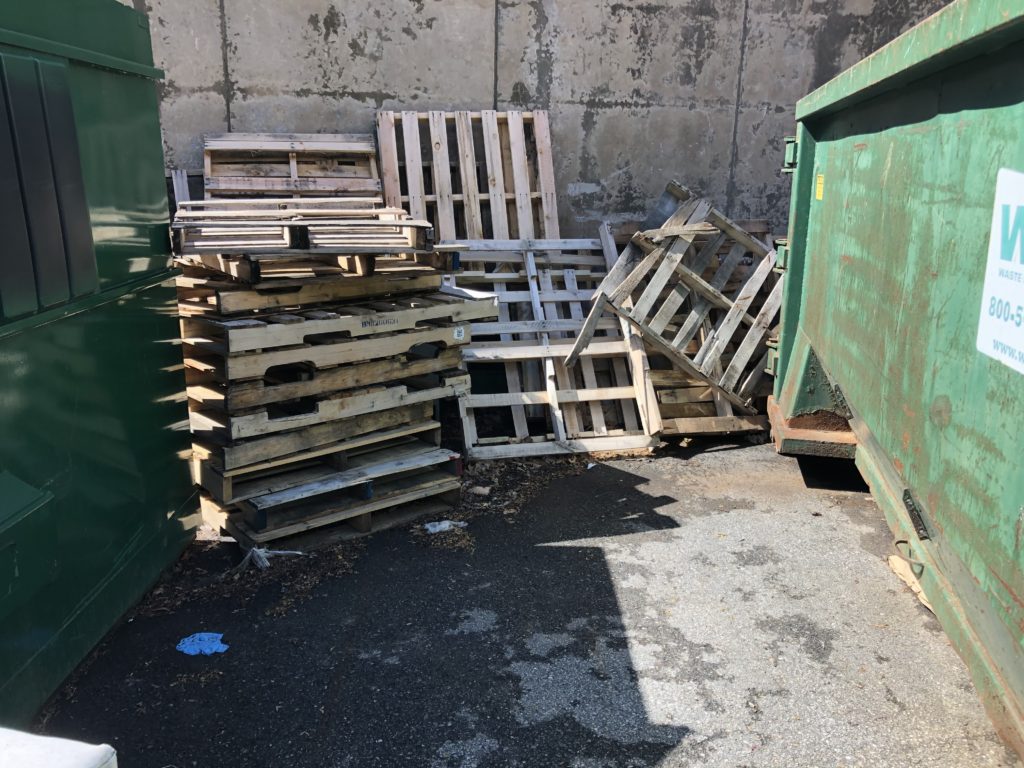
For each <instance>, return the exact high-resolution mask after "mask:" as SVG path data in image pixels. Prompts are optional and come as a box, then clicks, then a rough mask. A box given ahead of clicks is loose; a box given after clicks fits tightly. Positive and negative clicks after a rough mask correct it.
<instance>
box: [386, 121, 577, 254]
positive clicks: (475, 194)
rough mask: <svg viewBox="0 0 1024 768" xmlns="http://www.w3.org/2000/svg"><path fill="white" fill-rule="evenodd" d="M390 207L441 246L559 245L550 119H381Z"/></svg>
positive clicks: (387, 198) (387, 193)
mask: <svg viewBox="0 0 1024 768" xmlns="http://www.w3.org/2000/svg"><path fill="white" fill-rule="evenodd" d="M377 141H378V144H379V146H380V162H381V175H382V177H383V186H384V199H385V201H386V203H387V205H389V206H391V207H394V208H404V209H405V210H407V211H409V213H410V214H411V215H412V217H413V218H414V219H427V220H428V221H431V222H433V224H434V228H435V231H436V233H437V238H438V241H439V242H452V241H455V240H479V239H498V240H503V239H508V238H532V237H536V236H538V235H540V236H541V237H546V238H558V236H559V231H558V209H557V204H556V195H555V175H554V169H553V165H552V159H551V136H550V131H549V128H548V115H547V112H543V111H534V112H515V111H510V112H495V111H493V110H483V111H480V112H388V111H381V112H378V113H377Z"/></svg>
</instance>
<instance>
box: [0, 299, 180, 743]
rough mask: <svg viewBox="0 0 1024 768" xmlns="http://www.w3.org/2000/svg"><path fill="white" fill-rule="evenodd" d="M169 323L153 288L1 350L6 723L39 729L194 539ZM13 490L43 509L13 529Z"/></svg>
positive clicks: (169, 310) (1, 345)
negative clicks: (50, 702) (97, 647)
mask: <svg viewBox="0 0 1024 768" xmlns="http://www.w3.org/2000/svg"><path fill="white" fill-rule="evenodd" d="M173 313H174V292H173V290H172V289H171V288H170V287H166V286H157V287H153V288H150V289H148V290H143V291H140V292H138V293H136V294H124V295H122V296H120V297H119V298H118V299H117V300H116V301H112V302H109V303H107V304H104V305H103V306H101V307H98V308H96V309H93V310H91V311H88V312H80V313H78V314H75V315H73V316H71V317H67V318H63V319H62V320H59V321H57V322H53V323H46V324H44V325H41V326H37V327H35V328H32V329H30V330H27V331H25V332H23V333H19V334H17V335H14V336H10V337H8V338H6V339H3V340H0V435H3V439H2V440H0V467H2V468H3V469H2V471H0V721H5V722H14V723H24V722H25V721H26V720H27V719H28V718H30V717H31V716H32V714H33V713H34V711H35V710H36V708H38V707H39V706H40V705H41V704H42V703H43V702H44V701H45V700H46V698H47V697H48V696H49V694H50V693H51V692H52V691H53V690H54V689H55V688H56V687H57V686H58V685H59V684H60V682H61V680H62V679H63V678H64V676H65V675H67V674H68V673H69V672H70V671H71V670H72V669H73V668H74V667H75V665H76V664H77V663H78V662H79V661H80V660H81V659H82V658H83V657H84V656H85V655H86V654H87V653H88V652H89V650H90V649H91V648H92V646H93V645H94V644H95V643H96V642H98V641H99V640H100V639H101V638H102V637H103V635H104V634H106V632H107V631H108V630H109V628H110V627H111V626H113V624H114V623H115V622H116V621H117V620H118V618H119V617H120V616H121V615H122V614H123V613H124V611H125V610H127V609H128V608H129V607H131V605H132V604H133V603H134V602H135V601H137V600H138V599H139V598H140V597H141V596H142V594H143V593H144V592H145V591H146V589H148V588H149V586H150V585H151V584H152V583H153V581H154V580H155V579H156V577H157V576H158V575H159V573H160V572H161V571H162V570H163V568H165V567H166V566H167V565H168V564H169V563H170V562H172V561H173V560H174V559H175V558H176V557H177V555H178V554H179V553H180V551H181V549H182V548H183V546H184V545H185V543H186V542H187V540H188V538H189V536H190V525H192V524H194V521H193V520H191V519H190V518H189V517H188V515H190V514H192V513H193V512H194V508H195V499H194V498H193V496H192V490H191V483H190V480H189V477H188V468H187V464H186V462H185V461H183V460H182V459H181V458H180V457H179V453H180V452H181V451H183V450H185V449H186V448H187V447H188V426H187V412H186V408H185V405H184V402H183V400H182V381H181V371H180V364H181V353H180V350H179V348H178V346H177V345H176V344H175V343H174V342H175V340H176V338H177V322H176V320H175V319H174V316H173ZM12 487H18V488H21V489H22V490H23V491H24V489H26V488H27V489H31V490H33V491H34V492H35V493H37V494H38V495H39V497H40V498H41V499H43V500H44V501H45V503H40V504H39V506H38V508H36V509H34V510H33V511H32V512H30V513H29V514H27V515H25V516H24V519H20V520H17V518H18V517H19V515H20V514H21V513H20V512H19V510H20V509H22V508H23V507H24V506H25V503H24V501H22V499H21V497H20V496H19V497H15V496H14V495H13V494H11V493H10V490H9V489H10V488H12ZM15 522H17V524H15ZM8 523H10V524H8ZM17 563H22V564H24V563H29V564H35V565H36V566H38V565H39V564H41V563H47V564H48V565H47V569H48V570H47V574H46V578H42V577H41V576H40V574H39V573H37V572H33V571H31V570H30V571H28V572H26V570H25V568H24V567H21V568H18V567H15V566H16V564H17Z"/></svg>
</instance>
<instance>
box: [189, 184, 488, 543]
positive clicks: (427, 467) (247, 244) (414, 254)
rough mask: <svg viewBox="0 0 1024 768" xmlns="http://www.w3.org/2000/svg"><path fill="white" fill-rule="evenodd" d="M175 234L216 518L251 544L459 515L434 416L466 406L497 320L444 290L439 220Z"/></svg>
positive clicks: (250, 224) (271, 222)
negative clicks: (455, 400) (473, 345)
mask: <svg viewBox="0 0 1024 768" xmlns="http://www.w3.org/2000/svg"><path fill="white" fill-rule="evenodd" d="M173 231H174V238H173V239H174V243H175V250H176V254H177V261H178V263H179V265H180V266H181V267H182V271H183V274H182V275H181V277H179V278H178V300H179V303H178V306H179V313H180V316H181V335H182V345H183V355H184V361H185V371H186V383H187V388H188V389H187V391H188V401H189V417H190V426H191V429H192V432H193V436H194V445H193V473H194V479H195V480H196V482H197V483H198V484H199V485H201V486H202V488H203V510H204V514H205V516H206V517H207V519H208V520H210V521H211V522H213V523H214V524H215V525H217V526H219V527H224V528H226V529H227V530H228V531H229V532H230V533H231V534H232V535H234V536H235V537H236V538H237V539H238V540H239V541H240V542H242V543H243V544H245V545H248V546H253V545H259V544H263V543H264V542H267V541H271V540H274V539H278V538H281V537H284V536H293V535H295V534H299V533H302V532H304V531H309V530H311V529H314V528H316V529H320V528H323V526H327V525H333V526H334V527H333V528H332V533H333V534H337V535H355V534H358V533H364V532H367V531H370V530H375V529H377V528H381V527H385V526H387V525H390V524H394V523H396V522H400V521H404V520H406V519H409V518H410V517H412V516H415V515H419V514H423V513H426V512H429V511H436V510H439V509H446V508H447V507H448V506H449V505H450V504H451V503H452V502H453V501H454V498H455V497H456V496H457V494H458V491H459V487H460V481H459V479H458V475H459V474H460V469H461V467H460V457H459V455H458V454H456V453H453V452H451V451H449V450H445V449H442V448H441V447H440V424H439V422H438V420H437V419H436V413H435V406H436V404H437V402H438V401H439V400H440V399H441V398H446V397H452V396H457V395H459V394H462V393H465V392H466V391H468V388H469V381H468V376H467V374H466V372H465V370H464V368H463V366H462V363H461V357H460V353H459V350H460V348H461V347H462V346H464V345H465V344H467V343H469V341H470V340H471V328H470V323H471V322H472V321H477V320H482V319H485V318H488V317H494V316H495V315H496V313H497V309H496V306H495V302H494V300H493V299H490V298H478V299H475V300H466V299H464V298H461V297H458V296H456V295H453V291H452V290H450V289H446V290H442V272H441V271H440V270H439V269H437V268H436V266H435V265H434V263H433V261H432V260H433V259H434V258H435V257H434V255H433V250H432V249H433V234H432V227H431V226H430V225H429V224H428V223H426V222H423V221H417V220H415V219H412V218H410V217H409V216H408V215H406V214H405V213H404V212H403V211H401V210H399V209H395V208H388V207H384V206H383V205H382V204H379V203H376V202H375V201H372V200H355V201H353V200H346V199H342V198H333V199H313V200H307V199H292V200H270V199H264V200H248V201H246V200H206V201H201V202H196V203H183V204H182V206H181V208H180V210H179V213H178V215H177V217H176V219H175V223H174V225H173ZM343 523H344V524H343Z"/></svg>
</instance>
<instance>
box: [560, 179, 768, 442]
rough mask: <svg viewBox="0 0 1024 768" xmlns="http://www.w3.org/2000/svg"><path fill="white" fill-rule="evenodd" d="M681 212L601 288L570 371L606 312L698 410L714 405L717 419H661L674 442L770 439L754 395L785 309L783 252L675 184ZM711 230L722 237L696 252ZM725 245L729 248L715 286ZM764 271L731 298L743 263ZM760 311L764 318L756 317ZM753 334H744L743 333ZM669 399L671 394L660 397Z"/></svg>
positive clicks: (631, 250) (634, 245)
mask: <svg viewBox="0 0 1024 768" xmlns="http://www.w3.org/2000/svg"><path fill="white" fill-rule="evenodd" d="M669 191H670V192H671V194H672V195H673V196H675V197H676V199H677V202H678V207H677V208H676V211H675V213H673V214H672V215H671V216H670V217H669V218H668V220H667V221H666V222H665V223H664V224H663V225H662V226H661V227H660V228H658V229H654V230H647V231H643V232H638V233H637V234H636V235H634V237H633V239H632V240H631V242H630V244H629V245H628V246H627V247H626V249H624V251H623V252H622V254H621V255H620V257H619V259H618V260H617V261H616V264H615V266H614V267H613V268H612V269H611V271H610V272H609V275H608V277H607V278H606V279H605V281H604V282H603V283H602V285H601V286H600V287H599V288H598V290H597V292H596V295H595V298H594V302H593V306H592V308H591V311H590V314H589V315H588V318H587V322H586V324H585V325H584V328H583V330H582V331H581V333H580V335H579V337H578V338H577V339H576V343H575V345H574V347H573V350H572V352H571V353H570V354H569V355H568V356H567V358H566V361H565V362H566V364H572V363H574V362H575V361H576V360H578V359H579V356H580V354H581V353H582V352H583V351H584V350H585V349H586V348H587V346H588V344H589V343H590V339H592V338H593V335H594V334H593V331H592V330H591V329H592V328H594V327H596V323H597V322H598V319H599V318H600V317H601V316H602V315H603V314H604V313H605V311H606V310H609V309H610V310H611V311H613V312H615V313H616V314H617V315H618V316H620V317H621V318H622V319H623V320H625V321H627V322H629V323H630V324H631V325H632V326H633V327H634V328H636V329H637V331H638V332H639V333H640V335H641V336H642V337H643V339H644V341H645V342H646V343H647V344H648V345H650V348H651V349H652V350H653V351H656V352H657V353H658V354H660V355H663V356H664V357H666V358H667V359H668V360H670V361H671V362H672V364H673V365H674V366H675V367H676V368H677V369H678V370H679V371H680V372H682V373H683V374H685V376H686V377H689V384H690V386H688V387H686V389H694V386H693V385H697V386H696V388H697V389H698V390H700V385H702V384H703V385H705V386H706V388H707V390H708V392H707V393H705V392H703V391H698V392H696V393H694V397H693V399H692V400H690V402H694V403H696V402H701V401H706V399H707V396H710V398H711V401H712V402H713V403H714V406H715V410H716V413H715V414H714V416H703V415H702V416H694V417H681V418H667V419H665V418H663V421H664V423H665V426H666V430H665V432H666V434H713V433H719V432H745V431H755V430H762V429H764V428H765V426H766V420H765V419H764V417H763V415H761V414H758V413H757V411H756V409H755V408H754V406H753V396H754V394H755V392H756V388H757V386H758V384H759V383H760V381H761V379H762V378H763V376H764V367H765V366H764V363H765V361H766V357H767V337H768V335H769V333H770V331H771V328H772V325H773V323H774V322H775V319H776V317H777V315H778V312H779V309H780V306H781V300H782V283H781V281H779V280H776V281H775V284H774V285H773V286H771V287H770V288H769V287H768V281H769V277H770V276H771V275H772V270H773V268H774V266H775V261H776V254H775V251H774V250H773V249H771V248H769V246H767V245H766V244H764V243H763V242H761V241H760V240H758V239H757V238H754V237H752V236H751V235H750V234H749V233H747V232H745V231H744V230H743V229H742V228H740V227H739V226H738V225H736V223H735V222H733V221H731V220H730V219H729V218H728V217H726V216H725V215H724V214H722V212H721V211H719V210H717V209H716V208H714V206H713V205H712V204H711V203H710V202H709V201H707V200H705V199H702V198H698V197H696V196H694V195H693V194H692V193H691V192H690V191H689V190H687V189H686V188H685V187H682V186H681V185H677V184H672V185H670V188H669ZM708 224H711V225H712V226H713V228H714V230H715V234H714V235H713V236H712V237H711V239H710V240H705V242H704V243H703V244H702V246H701V247H700V248H697V247H695V241H696V239H697V235H698V234H699V233H705V232H706V231H707V225H708ZM722 246H728V250H727V252H726V254H725V256H724V257H720V258H719V260H718V265H717V268H715V269H714V270H713V274H712V275H711V277H710V279H708V280H705V279H704V277H703V275H704V274H705V272H706V271H707V270H708V269H709V268H711V267H712V266H713V260H714V259H715V257H716V256H717V255H718V254H719V250H720V248H721V247H722ZM748 254H749V255H750V256H751V257H752V259H753V261H754V264H755V265H756V266H755V267H754V269H753V270H752V271H751V272H750V273H749V274H748V275H745V276H743V278H742V279H741V280H740V281H739V285H738V287H737V288H736V290H735V291H734V292H732V293H733V295H732V296H727V295H726V294H725V293H723V290H726V287H727V284H728V283H729V281H730V278H733V277H734V274H735V273H736V272H737V268H738V267H739V265H740V263H741V261H742V260H743V258H744V257H745V256H747V255H748ZM755 302H758V303H759V304H760V308H759V309H758V310H757V315H756V317H755V316H751V315H750V314H749V313H748V310H749V309H751V307H752V306H753V305H754V304H755ZM744 326H746V327H744ZM661 397H662V399H664V395H662V396H661Z"/></svg>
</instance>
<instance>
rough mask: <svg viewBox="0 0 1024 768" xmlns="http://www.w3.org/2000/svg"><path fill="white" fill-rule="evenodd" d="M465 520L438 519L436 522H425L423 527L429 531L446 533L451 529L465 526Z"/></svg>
mask: <svg viewBox="0 0 1024 768" xmlns="http://www.w3.org/2000/svg"><path fill="white" fill-rule="evenodd" d="M465 527H466V524H465V523H464V522H462V521H461V520H460V521H455V520H438V521H437V522H436V523H424V524H423V529H424V530H425V531H426V532H427V533H444V532H445V531H450V530H452V529H453V528H465Z"/></svg>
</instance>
